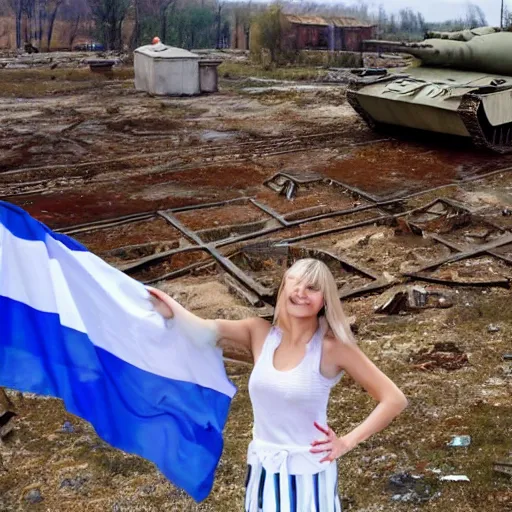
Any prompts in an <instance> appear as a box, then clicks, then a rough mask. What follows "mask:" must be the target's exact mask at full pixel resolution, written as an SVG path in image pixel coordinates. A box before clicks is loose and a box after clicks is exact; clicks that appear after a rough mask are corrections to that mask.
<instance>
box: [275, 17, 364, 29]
mask: <svg viewBox="0 0 512 512" xmlns="http://www.w3.org/2000/svg"><path fill="white" fill-rule="evenodd" d="M284 17H285V18H286V19H287V20H288V22H290V23H294V24H297V25H316V26H325V27H328V26H329V25H334V26H335V27H345V28H346V27H353V28H356V27H373V26H374V25H373V24H371V23H366V22H364V21H361V20H358V19H357V18H352V17H350V16H314V15H304V16H299V15H297V14H284Z"/></svg>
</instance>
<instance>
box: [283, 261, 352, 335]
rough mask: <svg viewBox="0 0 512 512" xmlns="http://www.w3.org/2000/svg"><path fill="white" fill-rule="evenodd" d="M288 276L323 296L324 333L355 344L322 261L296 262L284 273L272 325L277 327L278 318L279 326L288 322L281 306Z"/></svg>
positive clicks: (336, 290) (333, 281) (332, 281)
mask: <svg viewBox="0 0 512 512" xmlns="http://www.w3.org/2000/svg"><path fill="white" fill-rule="evenodd" d="M290 274H293V275H294V276H296V277H297V278H298V279H299V280H300V281H303V282H305V283H306V284H307V285H312V286H315V287H317V288H318V289H319V290H320V291H321V292H322V294H323V296H324V309H325V316H324V317H321V319H320V321H321V322H322V318H325V320H324V322H326V323H327V326H323V328H324V329H325V330H326V331H327V330H328V329H330V330H331V331H332V333H333V334H334V336H335V337H336V338H337V339H338V340H340V341H342V342H354V343H355V341H356V340H355V338H354V335H353V334H352V331H351V329H350V323H349V321H348V318H347V316H346V315H345V313H344V312H343V307H342V306H341V302H340V299H339V296H338V288H337V286H336V282H335V280H334V277H333V275H332V273H331V271H330V270H329V268H328V267H327V265H326V264H325V263H324V262H323V261H320V260H316V259H313V258H304V259H300V260H297V261H296V262H295V263H294V264H293V265H292V266H291V267H290V268H289V269H288V270H287V271H286V272H285V274H284V276H283V280H282V281H281V285H280V286H279V291H278V292H277V301H276V308H275V311H274V325H277V326H279V318H280V317H281V325H282V324H283V322H282V321H283V320H284V324H285V325H286V323H287V321H288V318H286V317H287V314H286V313H284V314H283V311H285V310H284V308H283V304H282V291H283V288H284V285H285V281H286V278H287V277H288V276H289V275H290ZM283 317H285V318H283Z"/></svg>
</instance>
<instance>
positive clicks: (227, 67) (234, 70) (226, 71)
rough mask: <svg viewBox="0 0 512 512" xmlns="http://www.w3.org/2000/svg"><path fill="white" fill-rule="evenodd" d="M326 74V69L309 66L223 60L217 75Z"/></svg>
mask: <svg viewBox="0 0 512 512" xmlns="http://www.w3.org/2000/svg"><path fill="white" fill-rule="evenodd" d="M326 75H327V70H325V69H317V68H311V67H309V68H308V67H295V66H289V67H288V66H287V67H282V68H274V69H265V68H264V67H263V66H259V65H257V64H252V63H250V62H229V61H227V62H223V63H222V64H221V65H220V66H219V76H220V77H223V78H234V79H237V78H238V79H239V78H249V77H255V78H268V79H271V80H300V81H311V80H318V79H321V78H323V77H325V76H326Z"/></svg>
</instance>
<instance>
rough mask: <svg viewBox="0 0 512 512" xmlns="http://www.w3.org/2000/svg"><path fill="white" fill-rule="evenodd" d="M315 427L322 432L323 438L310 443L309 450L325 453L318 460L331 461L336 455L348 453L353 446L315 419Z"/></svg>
mask: <svg viewBox="0 0 512 512" xmlns="http://www.w3.org/2000/svg"><path fill="white" fill-rule="evenodd" d="M315 427H316V428H317V429H318V430H320V432H322V433H323V434H324V435H325V437H324V438H323V439H317V440H315V441H313V442H312V443H311V446H312V447H313V448H311V449H310V450H309V451H310V452H311V453H324V452H325V453H326V456H325V457H324V458H323V459H321V460H320V462H333V461H335V460H336V459H337V458H338V457H341V456H342V455H345V454H346V453H348V452H349V451H350V450H352V448H354V447H353V446H351V445H350V444H349V442H348V441H347V440H345V438H343V437H337V436H336V434H335V433H334V431H333V430H332V428H331V427H329V426H326V427H322V425H320V424H318V423H317V422H316V421H315Z"/></svg>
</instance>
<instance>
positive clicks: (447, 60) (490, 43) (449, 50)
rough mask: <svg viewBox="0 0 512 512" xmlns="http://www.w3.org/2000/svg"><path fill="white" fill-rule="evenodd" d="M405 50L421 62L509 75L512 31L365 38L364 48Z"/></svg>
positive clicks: (510, 70) (511, 65)
mask: <svg viewBox="0 0 512 512" xmlns="http://www.w3.org/2000/svg"><path fill="white" fill-rule="evenodd" d="M370 48H371V49H374V50H377V51H387V52H399V53H407V54H409V55H412V56H414V57H416V58H418V59H421V61H422V65H424V66H435V67H449V68H454V69H463V70H471V71H480V72H483V73H496V74H500V75H507V76H512V51H510V49H511V48H512V32H494V33H490V34H484V35H475V36H474V37H472V38H471V39H470V40H468V41H466V40H464V41H461V40H456V39H441V38H433V39H425V40H424V41H421V42H415V43H410V42H403V41H401V42H397V41H379V40H372V41H366V49H367V50H369V49H370Z"/></svg>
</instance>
